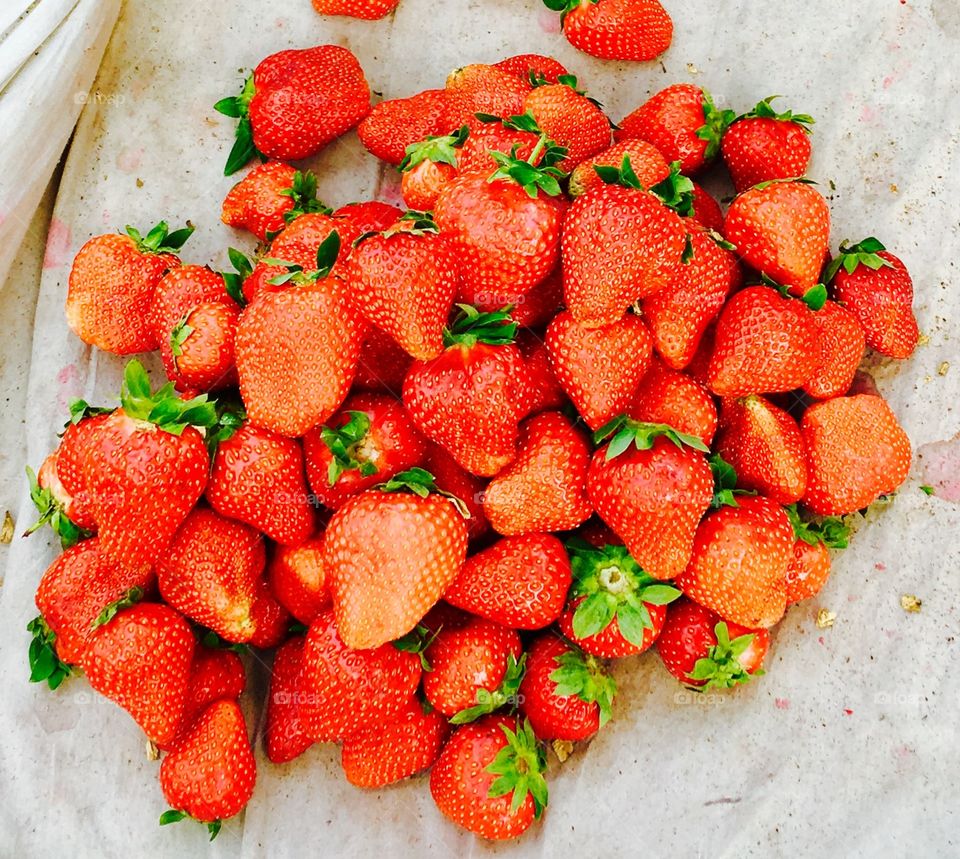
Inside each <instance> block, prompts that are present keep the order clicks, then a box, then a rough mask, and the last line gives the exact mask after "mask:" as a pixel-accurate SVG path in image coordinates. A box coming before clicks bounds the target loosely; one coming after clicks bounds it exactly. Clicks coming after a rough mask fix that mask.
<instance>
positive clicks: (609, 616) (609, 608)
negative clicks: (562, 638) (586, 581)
mask: <svg viewBox="0 0 960 859" xmlns="http://www.w3.org/2000/svg"><path fill="white" fill-rule="evenodd" d="M616 607H617V601H616V598H615V597H613V596H612V595H611V594H608V593H605V592H602V591H597V592H596V593H592V594H590V595H589V596H588V597H587V598H586V599H585V600H584V601H583V602H581V603H580V605H578V606H577V608H576V610H575V611H574V613H573V634H574V635H575V636H576V637H577V638H578V639H583V638H590V637H591V636H594V635H596V634H597V633H599V632H602V631H603V630H605V629H606V628H607V626H609V625H610V621H612V620H613V618H614V616H615V615H616Z"/></svg>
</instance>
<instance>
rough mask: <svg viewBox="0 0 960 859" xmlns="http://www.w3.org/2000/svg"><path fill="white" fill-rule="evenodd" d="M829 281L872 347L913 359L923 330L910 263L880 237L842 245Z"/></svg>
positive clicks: (834, 293) (833, 290)
mask: <svg viewBox="0 0 960 859" xmlns="http://www.w3.org/2000/svg"><path fill="white" fill-rule="evenodd" d="M824 279H825V280H826V281H827V283H829V284H830V289H831V293H832V295H833V297H834V299H835V300H836V301H837V302H838V303H839V304H842V305H843V306H844V307H845V308H846V309H847V310H849V311H850V312H851V313H852V314H853V315H854V316H856V318H857V321H858V322H859V323H860V324H861V325H862V326H863V330H864V331H865V332H866V340H867V345H868V346H869V347H870V348H871V349H874V350H876V351H877V352H879V353H880V354H881V355H886V356H888V357H890V358H899V359H901V360H903V359H905V358H909V357H910V356H911V355H912V354H913V350H914V349H915V348H916V345H917V340H918V339H919V337H920V332H919V330H918V329H917V319H916V317H915V316H914V313H913V281H912V280H911V279H910V273H909V272H908V271H907V267H906V266H905V265H904V264H903V263H902V262H901V261H900V260H899V259H898V258H897V257H895V256H894V255H893V254H892V253H890V252H889V251H887V249H886V248H885V247H884V246H883V245H882V244H881V243H880V242H879V241H877V240H876V239H874V238H867V239H864V240H863V241H862V242H859V243H858V244H855V245H852V246H851V245H848V244H847V243H844V244H842V245H840V253H839V254H838V255H837V257H836V259H834V260H833V261H832V262H831V263H830V265H829V266H828V267H827V271H826V274H825V276H824Z"/></svg>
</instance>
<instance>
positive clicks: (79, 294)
mask: <svg viewBox="0 0 960 859" xmlns="http://www.w3.org/2000/svg"><path fill="white" fill-rule="evenodd" d="M217 107H218V109H219V110H220V111H221V112H222V113H225V114H227V115H229V116H232V117H235V118H236V119H237V120H238V137H237V144H236V146H235V147H234V149H233V152H232V153H231V155H230V159H229V164H228V171H231V172H232V171H233V170H235V169H239V168H240V167H242V166H244V165H245V164H246V163H247V162H248V161H249V160H250V159H252V158H254V157H255V156H257V155H260V156H261V157H262V158H263V159H264V161H265V163H263V164H261V165H258V166H255V167H254V168H253V169H251V170H250V171H249V172H248V173H247V174H246V175H245V176H244V177H243V178H242V180H241V181H240V182H239V184H237V185H236V186H235V187H234V188H233V189H232V190H231V191H230V193H229V194H228V195H227V198H226V200H225V201H224V204H223V220H224V221H225V222H226V223H227V224H229V225H231V226H233V227H236V228H238V229H240V230H247V231H249V232H250V233H252V234H254V235H255V236H256V237H257V238H258V239H260V241H261V244H260V247H259V250H258V253H257V256H256V259H255V260H252V261H251V260H248V259H247V258H246V257H244V255H243V254H241V253H239V252H237V251H234V250H231V252H230V257H231V259H232V260H233V262H234V264H235V266H236V267H237V271H236V272H234V273H230V274H220V273H217V272H215V271H213V270H211V269H210V268H207V267H205V266H202V265H195V264H183V263H181V260H180V259H179V257H178V254H179V252H180V249H181V248H182V246H183V244H184V242H185V241H186V240H187V238H188V237H189V234H190V230H189V228H187V229H184V230H178V231H175V232H170V231H169V230H168V228H167V226H166V224H164V223H161V224H159V225H158V226H157V227H155V228H154V229H153V230H151V231H150V232H148V233H146V234H145V235H142V234H140V233H139V232H137V231H136V230H133V229H129V228H128V230H127V233H126V234H124V235H103V236H96V237H94V238H92V239H90V241H88V242H87V243H86V244H85V245H84V247H83V248H82V249H81V250H80V252H79V254H78V255H77V257H76V260H75V261H74V264H73V268H72V271H71V274H70V281H69V290H68V295H67V318H68V321H69V323H70V326H71V328H72V329H73V330H74V331H75V332H76V334H77V335H78V336H79V337H80V338H81V339H82V340H83V341H84V342H86V343H89V344H91V345H94V346H97V347H98V348H100V349H103V350H105V351H107V352H112V353H114V354H117V355H129V354H133V353H140V352H149V351H151V350H157V349H159V351H160V357H161V359H162V362H163V367H164V369H165V371H166V374H167V376H168V378H169V381H168V382H167V383H165V384H164V385H163V386H162V387H159V389H155V387H154V386H152V385H151V383H150V380H149V378H148V376H147V373H146V372H145V370H144V368H143V366H142V365H141V364H140V363H139V362H138V361H136V360H132V361H131V362H130V363H129V364H128V365H127V367H126V372H125V377H124V383H123V389H122V392H121V395H120V405H119V407H116V408H107V409H103V408H92V407H90V406H88V405H87V404H86V403H82V402H81V403H76V404H75V405H74V407H73V409H72V413H71V420H70V423H69V424H68V425H67V428H66V430H65V431H64V433H63V435H62V439H61V442H60V446H59V447H58V448H57V449H56V450H55V451H54V452H53V453H52V454H50V456H49V457H48V458H47V460H46V461H45V462H44V463H43V466H42V468H41V469H40V471H39V474H38V476H37V478H36V479H35V482H34V486H33V495H34V498H35V499H36V501H37V504H38V506H39V508H40V510H41V514H42V515H41V521H42V522H46V521H49V522H50V523H51V524H53V526H54V527H55V529H56V530H57V532H58V533H59V534H60V535H61V537H62V539H63V543H64V546H65V551H64V553H63V554H62V555H61V556H60V557H59V558H58V559H57V560H56V561H55V562H54V563H53V564H52V566H51V567H50V568H49V569H48V570H47V572H46V573H45V574H44V576H43V579H42V581H41V582H40V586H39V588H38V590H37V596H36V603H37V606H38V608H39V610H40V616H39V617H38V618H37V619H36V620H35V621H33V622H32V623H31V630H32V631H33V632H34V641H33V644H32V645H31V651H30V656H31V664H32V679H34V680H37V681H39V680H46V681H47V682H48V683H49V685H50V686H51V687H56V686H57V685H58V684H59V683H60V682H61V681H62V680H63V679H64V678H65V677H66V676H67V675H69V674H71V673H73V672H74V671H75V670H76V669H77V668H79V669H82V671H83V673H84V674H85V675H86V677H87V680H88V682H89V683H90V685H91V686H92V687H93V688H94V689H96V690H97V691H98V692H100V693H102V694H103V695H105V696H107V697H108V698H110V699H112V700H114V701H115V702H116V703H118V704H119V705H120V706H121V707H123V708H124V709H126V710H127V711H128V712H129V713H130V714H131V715H132V716H133V718H134V719H135V720H136V721H137V723H138V724H139V726H140V727H141V728H142V729H143V731H144V733H145V734H146V736H147V737H148V738H149V740H150V741H151V742H152V743H153V744H154V745H155V747H156V748H157V749H158V750H163V751H164V752H165V755H164V757H163V760H162V763H161V764H160V773H159V775H160V786H161V789H162V791H163V795H164V797H165V798H166V801H167V803H169V805H170V807H171V810H170V811H168V812H167V813H165V814H164V815H163V817H162V819H161V822H163V823H167V822H171V821H173V820H178V819H180V818H182V817H185V816H190V817H192V818H195V819H196V820H199V821H202V822H203V823H206V824H208V825H209V826H210V827H211V831H212V832H213V833H214V834H215V833H216V830H217V829H218V828H219V826H220V822H221V821H222V820H224V819H226V818H229V817H231V816H233V815H235V814H237V813H238V812H240V811H241V810H242V809H243V807H244V806H245V805H246V803H247V801H248V800H249V799H250V797H251V795H252V792H253V789H254V782H255V771H256V765H255V761H254V756H253V754H252V752H251V745H250V741H249V739H248V729H247V725H246V724H245V721H244V715H243V713H242V711H241V709H240V707H239V706H238V703H237V699H238V697H239V696H241V694H242V693H243V691H244V666H243V660H242V659H241V658H240V657H239V656H238V654H237V652H236V651H248V650H250V649H251V648H255V649H257V650H258V651H260V650H267V651H270V650H274V649H275V653H274V656H273V671H272V681H271V686H270V692H269V696H268V700H267V702H266V716H265V726H266V727H265V744H266V751H267V756H268V757H269V759H270V760H271V761H272V762H274V763H282V762H284V761H289V760H291V759H293V758H295V757H297V756H298V755H300V754H301V753H303V752H304V751H305V750H306V749H307V748H308V747H309V746H310V745H311V744H313V743H315V742H325V743H326V742H333V743H341V744H342V763H343V770H344V774H345V775H346V778H347V779H348V780H349V781H350V782H351V783H353V784H355V785H358V786H360V787H363V788H378V787H382V786H384V785H387V784H391V783H393V782H396V781H399V780H401V779H404V778H407V777H409V776H412V775H414V774H415V773H419V772H422V771H424V770H427V769H431V768H432V769H431V773H430V790H431V793H432V795H433V797H434V799H435V801H436V804H437V806H438V808H439V809H440V811H441V812H442V813H443V814H444V815H446V816H447V817H449V818H450V819H451V820H453V821H455V822H456V823H458V824H460V825H461V826H463V827H465V828H467V829H469V830H470V831H472V832H475V833H477V834H478V835H481V836H484V837H487V838H495V839H504V838H511V837H514V836H517V835H519V834H520V833H522V832H523V831H524V830H526V829H527V828H528V827H529V826H530V825H531V823H532V821H533V820H534V818H537V817H539V816H540V815H541V812H542V811H543V809H544V807H545V806H546V804H547V786H546V782H545V768H546V759H547V758H546V746H545V743H546V742H550V743H552V744H553V746H554V748H555V749H558V750H561V753H562V754H566V753H567V752H569V744H570V743H572V742H576V741H580V740H586V739H588V738H589V737H591V736H592V735H594V734H595V733H596V732H597V731H598V730H599V729H600V728H601V727H602V726H603V725H604V724H605V723H606V722H607V720H608V719H609V718H610V717H611V714H612V713H613V712H614V710H615V709H616V708H615V703H614V702H615V697H616V691H617V687H616V683H615V682H614V679H613V677H612V676H611V674H610V673H609V668H610V660H616V659H620V658H622V657H626V656H632V655H635V654H639V653H642V652H644V651H645V650H648V649H649V648H651V646H652V645H654V644H656V646H657V647H656V649H657V652H658V653H659V656H660V659H661V660H662V662H663V664H664V666H665V668H666V669H667V671H669V672H670V673H671V674H672V675H674V676H675V677H676V678H677V679H678V680H680V681H681V682H682V683H684V684H686V685H688V686H690V687H692V688H696V689H701V690H702V689H708V688H728V687H733V686H735V685H737V684H741V683H743V682H745V681H748V680H750V678H751V676H752V675H755V674H758V673H760V666H761V663H762V662H763V658H764V654H765V652H766V650H767V648H768V645H769V642H770V630H771V628H772V627H774V626H775V625H776V623H777V622H778V621H779V620H780V619H781V617H782V616H783V614H784V612H785V610H786V608H787V607H788V606H789V605H791V604H793V603H796V602H799V601H800V600H803V599H807V598H809V597H811V596H812V595H814V594H816V593H817V591H818V590H819V589H820V588H821V587H822V586H823V584H824V582H825V580H826V579H827V576H828V575H829V571H830V553H829V551H828V549H830V548H838V547H843V546H844V545H846V541H847V526H846V525H845V524H844V522H843V520H842V519H841V518H839V517H843V516H845V515H846V514H850V513H854V512H855V511H858V510H860V509H862V508H865V507H867V506H868V505H870V504H871V503H872V502H874V501H875V500H876V499H877V498H878V497H879V496H881V495H885V494H888V493H891V492H893V491H894V490H896V489H897V487H898V486H900V484H901V483H902V482H903V481H904V479H905V478H906V475H907V471H908V469H909V465H910V458H911V450H910V443H909V441H908V439H907V437H906V435H905V434H904V432H903V430H902V429H901V428H900V426H899V425H898V423H897V420H896V418H895V417H894V415H893V413H892V411H891V410H890V408H889V407H888V406H887V404H886V403H885V402H884V400H883V399H882V398H881V397H880V396H879V395H878V394H877V393H876V391H875V389H873V388H872V387H871V386H870V384H869V379H868V377H865V376H863V375H862V374H860V375H858V365H859V364H860V362H861V359H862V358H863V355H864V351H865V349H866V348H867V347H869V348H870V349H872V350H874V352H876V353H879V354H881V355H885V356H889V357H891V358H897V359H903V358H906V357H908V356H909V355H910V354H911V352H912V351H913V349H914V346H915V345H916V342H917V339H918V331H917V325H916V321H915V319H914V316H913V312H912V307H911V304H912V285H911V281H910V277H909V275H908V273H907V270H906V269H905V267H904V265H903V263H902V262H901V261H900V260H899V259H897V257H895V256H894V255H893V254H891V253H889V252H888V251H886V250H885V249H884V247H883V245H881V244H880V242H878V241H877V240H876V239H873V238H870V239H867V240H865V241H863V242H860V243H859V244H856V245H842V246H841V247H840V249H839V252H838V253H837V254H836V255H835V256H834V257H833V258H832V259H831V256H830V253H829V248H828V244H829V234H830V214H829V210H828V207H827V203H826V201H825V200H824V198H823V197H822V196H821V194H820V193H819V192H818V190H817V189H816V187H815V186H814V185H813V184H811V183H808V182H807V181H806V180H804V179H802V178H798V177H802V176H803V174H804V173H805V172H806V169H807V164H808V160H809V157H810V135H809V125H810V123H811V122H812V120H811V119H810V118H809V117H806V116H803V115H793V114H792V113H779V112H778V111H777V109H776V108H775V107H774V106H773V105H772V103H771V99H767V100H765V101H762V102H761V103H760V104H759V105H757V107H756V108H755V109H753V110H752V111H750V112H749V113H746V114H743V115H741V116H737V115H734V113H733V112H732V111H728V110H720V109H718V108H717V107H716V106H715V105H714V103H713V102H712V101H711V99H710V97H709V95H708V94H707V93H706V92H704V91H702V90H701V89H699V88H697V87H695V86H692V85H687V84H681V85H675V86H670V87H667V88H666V89H665V90H663V91H662V92H660V93H657V94H656V95H654V96H653V97H652V98H651V99H650V100H649V101H648V102H646V103H645V104H643V105H641V106H640V107H639V108H637V110H635V111H634V112H633V113H631V114H630V115H629V116H627V117H626V118H624V119H622V120H621V121H620V123H619V125H618V126H615V127H614V128H615V131H614V130H612V127H611V123H610V121H609V119H608V117H607V116H606V115H605V114H604V113H603V111H602V109H601V107H600V106H599V105H598V104H597V103H596V102H595V101H593V100H592V99H590V98H589V97H588V96H586V95H585V94H584V93H583V92H582V91H581V90H580V89H579V88H578V84H577V81H576V79H575V78H573V77H571V76H570V75H569V74H568V73H567V71H566V69H564V68H563V67H562V66H561V65H560V64H559V63H558V62H557V61H556V60H553V59H551V58H548V57H541V56H536V55H526V56H520V57H511V58H509V59H506V60H503V61H502V62H499V63H496V64H494V65H470V66H466V67H464V68H462V69H458V70H457V71H455V72H453V74H451V75H450V77H449V78H448V80H447V82H446V85H445V86H444V87H443V88H442V89H435V90H428V91H426V92H422V93H418V94H416V95H413V96H411V97H410V98H403V99H394V100H389V101H384V102H382V103H380V104H377V105H376V106H375V107H373V108H372V109H371V107H370V90H369V87H368V85H367V82H366V80H365V78H364V74H363V71H362V70H361V68H360V65H359V64H358V62H357V60H356V58H355V57H353V56H352V55H351V54H350V53H349V52H348V51H347V50H345V49H343V48H340V47H335V46H322V47H315V48H310V49H308V50H302V51H298V50H291V51H284V52H282V53H280V54H276V55H274V56H271V57H268V58H267V59H265V60H264V61H263V62H262V63H260V65H259V66H257V68H256V70H255V71H254V73H253V75H252V77H251V78H250V79H249V80H248V81H247V82H246V84H245V85H244V87H243V90H242V93H241V94H240V95H239V96H237V97H234V98H229V99H225V100H224V101H222V102H220V103H219V104H218V106H217ZM354 127H357V131H358V134H359V136H360V139H361V140H362V141H363V143H364V145H365V146H366V147H367V149H369V150H370V152H372V153H373V154H374V155H376V156H377V157H379V158H381V159H383V160H384V161H386V162H387V163H388V164H390V165H396V166H397V167H398V168H399V169H400V170H401V171H402V192H403V198H404V201H405V203H406V205H407V206H408V207H409V209H410V211H407V212H403V211H401V210H400V209H398V208H395V207H393V206H391V205H388V204H386V203H383V202H378V201H368V202H361V203H354V204H351V205H347V206H343V207H341V208H340V209H337V210H335V211H333V210H331V209H329V208H327V207H326V206H324V205H323V204H322V203H320V202H319V201H318V200H317V199H316V185H317V181H316V177H314V176H312V175H311V174H309V173H306V172H302V171H299V170H297V169H296V168H295V167H294V166H290V165H288V164H287V163H286V162H288V161H290V160H299V159H303V158H307V157H309V156H311V155H313V154H314V153H316V152H317V151H318V150H319V149H320V148H321V147H323V146H324V145H325V144H327V143H329V142H330V141H332V140H334V139H335V138H336V137H338V136H339V135H341V134H344V133H345V132H347V131H348V130H349V129H351V128H354ZM718 159H719V160H722V162H723V164H725V165H726V167H727V168H728V169H729V172H730V176H731V177H732V180H733V183H734V186H735V188H736V192H737V195H736V197H735V198H734V199H733V201H732V203H731V204H730V206H729V209H728V210H727V211H726V213H725V214H724V213H723V212H722V211H721V208H720V206H719V205H718V204H717V202H716V201H715V200H713V199H712V198H711V197H710V196H709V195H708V194H707V193H706V192H705V191H704V190H703V189H702V188H701V187H700V186H699V185H697V184H696V183H694V182H693V181H692V180H691V179H690V178H688V176H689V175H699V174H701V173H702V172H703V171H704V170H706V169H708V168H709V167H710V165H711V164H712V163H713V162H717V161H718ZM621 670H629V663H628V664H626V665H625V666H623V667H622V668H621Z"/></svg>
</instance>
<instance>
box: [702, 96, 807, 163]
mask: <svg viewBox="0 0 960 859" xmlns="http://www.w3.org/2000/svg"><path fill="white" fill-rule="evenodd" d="M702 92H703V125H701V126H700V127H699V128H698V129H697V130H696V132H694V133H695V134H696V135H697V137H699V138H700V139H701V140H705V141H707V149H706V151H705V152H704V153H703V157H704V159H705V160H707V161H710V160H712V159H713V158H716V156H717V153H718V152H719V151H720V143H721V141H722V140H723V135H724V133H725V132H726V130H727V129H728V128H729V127H730V126H731V125H732V124H733V123H734V122H735V121H736V120H737V114H736V111H733V110H718V109H717V106H716V105H715V104H714V102H713V96H711V95H710V93H709V92H708V91H707V90H702ZM740 118H741V119H742V118H743V117H740ZM811 121H812V120H811Z"/></svg>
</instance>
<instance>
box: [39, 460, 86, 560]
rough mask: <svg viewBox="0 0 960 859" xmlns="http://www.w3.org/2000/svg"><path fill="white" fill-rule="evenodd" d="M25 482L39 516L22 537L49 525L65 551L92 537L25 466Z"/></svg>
mask: <svg viewBox="0 0 960 859" xmlns="http://www.w3.org/2000/svg"><path fill="white" fill-rule="evenodd" d="M27 480H29V481H30V500H31V501H32V502H33V505H34V507H36V508H37V513H38V514H39V516H38V517H37V521H36V522H34V523H33V524H32V525H31V526H30V527H29V528H27V530H26V531H24V532H23V536H24V537H29V536H30V535H31V534H33V533H35V532H36V531H39V530H40V529H41V528H42V527H43V526H44V525H49V526H50V527H51V528H52V529H53V533H54V534H56V535H57V536H58V537H59V538H60V546H61V548H63V549H64V550H67V549H69V548H70V547H71V546H75V545H76V544H77V543H79V542H80V541H81V540H86V539H87V538H88V537H91V536H93V535H92V534H91V533H90V532H89V531H87V530H85V529H84V528H81V527H80V526H79V525H77V523H76V522H74V521H73V520H72V519H71V518H70V517H69V516H67V514H66V513H64V512H63V505H62V504H61V503H60V502H59V501H58V500H57V498H56V497H55V496H54V494H53V492H52V491H51V490H50V489H46V488H44V487H42V486H41V485H40V484H39V483H38V481H37V475H36V473H35V472H34V470H33V469H32V468H30V466H27Z"/></svg>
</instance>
